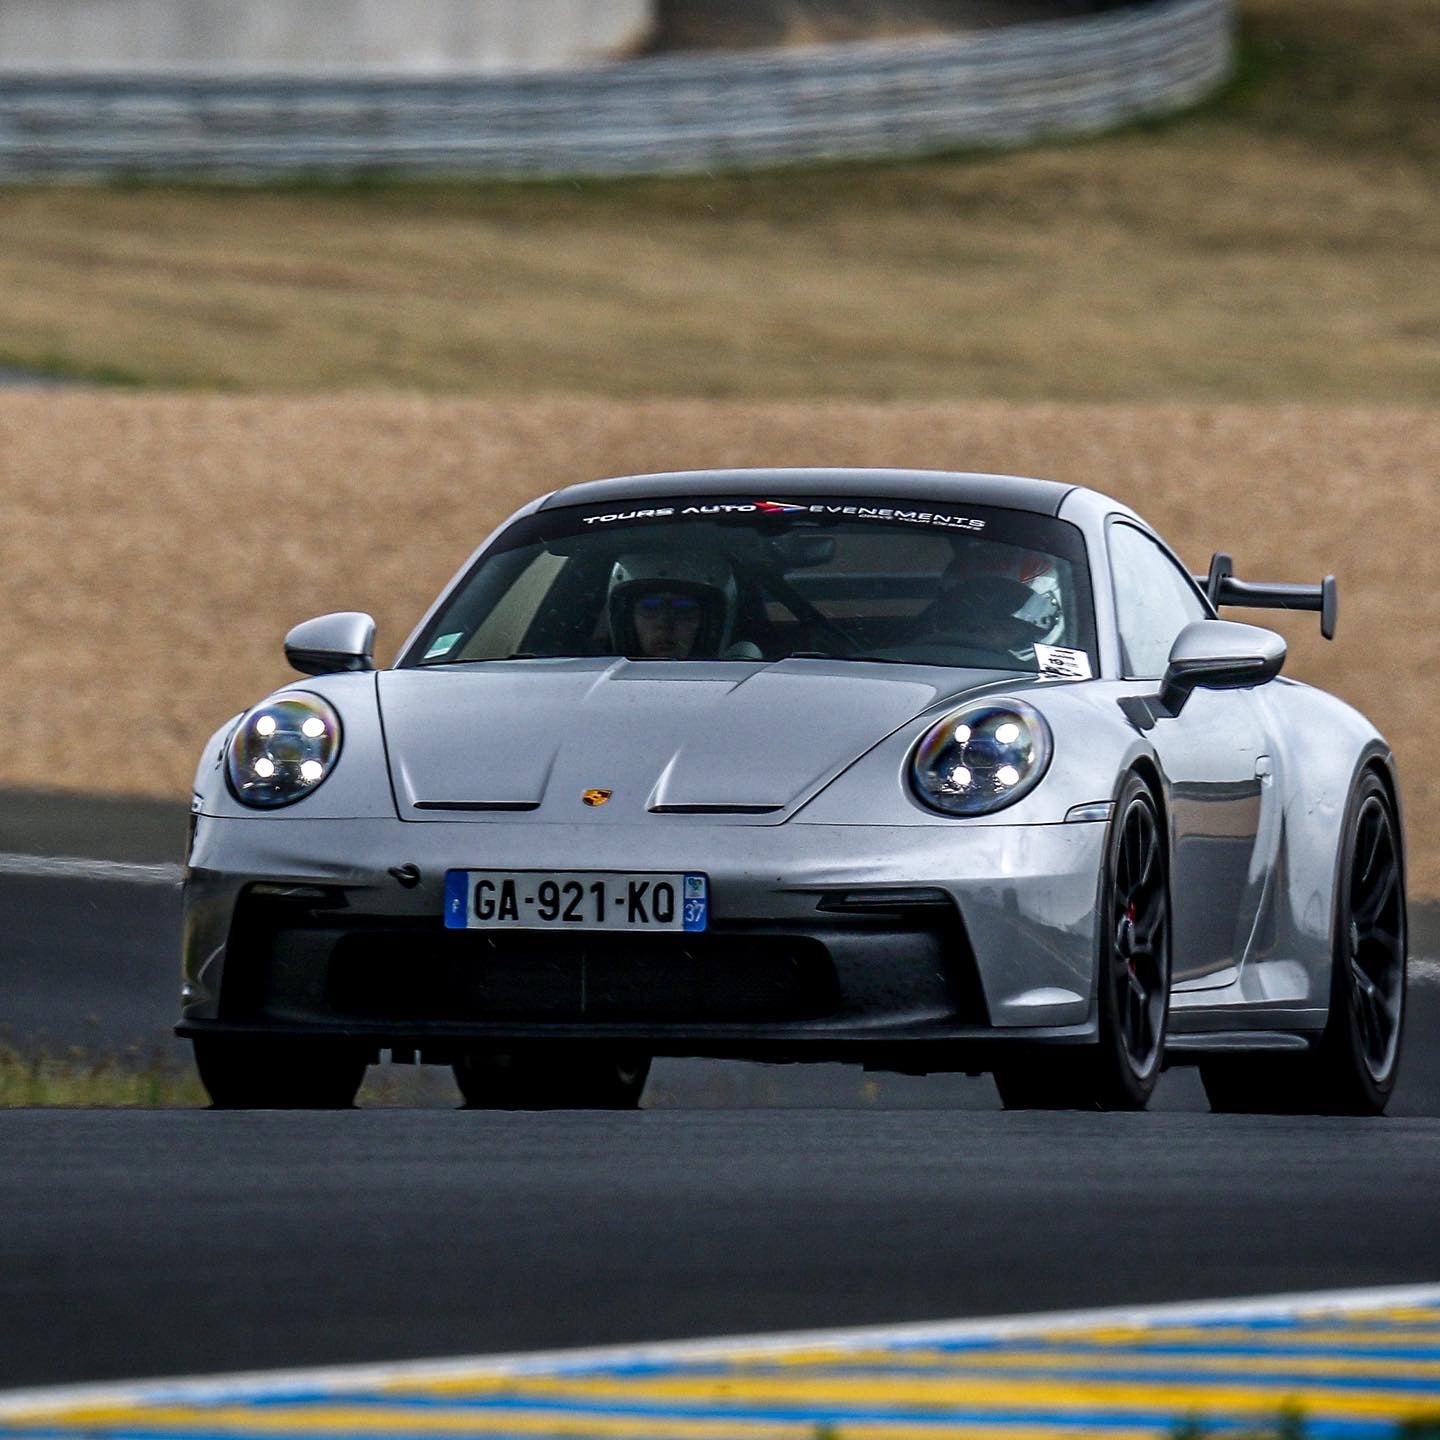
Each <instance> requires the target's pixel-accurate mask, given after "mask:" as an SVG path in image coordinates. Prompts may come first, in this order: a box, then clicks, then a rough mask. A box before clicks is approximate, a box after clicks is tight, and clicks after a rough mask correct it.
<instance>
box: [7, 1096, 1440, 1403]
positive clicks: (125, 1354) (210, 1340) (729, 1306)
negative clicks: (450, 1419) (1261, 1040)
mask: <svg viewBox="0 0 1440 1440" xmlns="http://www.w3.org/2000/svg"><path fill="white" fill-rule="evenodd" d="M0 1154H3V1156H4V1164H3V1166H0V1335H3V1344H0V1388H5V1387H12V1386H35V1385H48V1384H52V1383H60V1382H65V1381H71V1380H95V1379H107V1378H121V1377H137V1378H138V1377H145V1376H154V1375H170V1374H181V1373H188V1374H198V1373H213V1372H224V1371H236V1370H245V1369H252V1368H257V1367H272V1366H296V1365H311V1364H329V1363H335V1362H349V1361H376V1360H392V1359H400V1358H407V1357H420V1356H436V1357H438V1356H448V1355H455V1354H465V1353H490V1352H499V1351H514V1350H528V1349H536V1348H550V1347H560V1346H571V1345H590V1344H603V1343H608V1342H622V1341H637V1340H646V1339H659V1338H671V1337H682V1336H707V1335H725V1334H732V1335H733V1334H736V1333H753V1332H757V1331H772V1330H780V1329H790V1328H814V1327H828V1326H840V1325H855V1324H868V1323H881V1322H890V1321H903V1320H922V1319H923V1320H934V1319H941V1318H949V1317H962V1316H974V1315H985V1314H1003V1313H1011V1312H1017V1311H1037V1310H1049V1309H1052V1308H1070V1307H1084V1306H1091V1305H1105V1304H1112V1303H1134V1302H1147V1301H1162V1300H1176V1299H1180V1300H1184V1299H1191V1298H1202V1297H1211V1296H1213V1297H1221V1296H1236V1295H1251V1294H1267V1293H1275V1292H1284V1291H1294V1290H1309V1289H1315V1288H1330V1287H1341V1286H1352V1285H1353V1286H1359V1285H1372V1284H1386V1283H1398V1282H1420V1281H1434V1280H1437V1279H1440V1233H1437V1227H1436V1225H1435V1213H1436V1212H1435V1195H1436V1194H1437V1192H1440V1121H1436V1120H1384V1121H1369V1122H1366V1121H1354V1120H1298V1121H1297V1120H1292V1119H1274V1118H1269V1117H1266V1118H1243V1117H1242V1118H1236V1117H1214V1116H1208V1115H1184V1114H1151V1115H1140V1116H1133V1115H1131V1116H1126V1115H1109V1116H1105V1115H1062V1116H1042V1115H1023V1114H1014V1115H1006V1114H999V1113H983V1112H974V1111H971V1112H963V1111H918V1110H908V1111H868V1112H867V1111H857V1110H849V1111H838V1110H828V1111H826V1110H773V1109H772V1110H754V1109H752V1110H734V1111H723V1112H721V1111H708V1112H706V1111H676V1110H671V1111H649V1112H646V1111H641V1112H638V1113H631V1114H605V1115H589V1116H587V1115H580V1114H573V1113H571V1114H555V1115H493V1114H478V1113H467V1112H462V1111H455V1112H446V1111H434V1110H432V1111H398V1110H377V1111H353V1112H349V1113H343V1114H332V1115H317V1114H298V1113H297V1114H283V1113H276V1112H270V1113H254V1114H220V1113H209V1112H205V1111H169V1112H165V1111H137V1112H98V1111H71V1112H48V1113H47V1112H42V1111H33V1110H32V1111H12V1112H8V1113H4V1114H0Z"/></svg>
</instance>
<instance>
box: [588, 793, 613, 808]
mask: <svg viewBox="0 0 1440 1440" xmlns="http://www.w3.org/2000/svg"><path fill="white" fill-rule="evenodd" d="M614 793H615V792H614V791H613V790H587V791H585V793H584V794H583V795H581V797H580V798H581V799H582V800H583V801H584V802H585V803H586V804H587V805H589V806H590V807H591V808H592V809H593V808H594V807H595V806H596V805H603V804H604V803H605V802H606V801H607V800H608V799H609V798H610V797H611V796H612V795H613V794H614Z"/></svg>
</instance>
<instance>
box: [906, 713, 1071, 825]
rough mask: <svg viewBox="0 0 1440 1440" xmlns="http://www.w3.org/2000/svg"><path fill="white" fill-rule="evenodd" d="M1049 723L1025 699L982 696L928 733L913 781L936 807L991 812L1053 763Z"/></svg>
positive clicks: (947, 811) (913, 760) (912, 770)
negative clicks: (992, 698) (995, 698)
mask: <svg viewBox="0 0 1440 1440" xmlns="http://www.w3.org/2000/svg"><path fill="white" fill-rule="evenodd" d="M1051 750H1052V744H1051V740H1050V727H1049V726H1048V725H1047V724H1046V723H1045V717H1044V716H1043V715H1041V714H1040V712H1039V711H1038V710H1034V709H1032V708H1031V707H1030V706H1029V705H1026V704H1025V703H1024V702H1023V701H1021V700H980V701H976V702H975V703H974V704H971V705H966V706H965V707H964V708H963V709H960V710H957V711H955V713H954V714H953V715H947V716H946V717H945V718H944V719H943V720H942V721H940V723H939V724H938V725H933V726H931V728H930V729H929V730H928V731H927V732H926V734H925V737H924V739H922V740H921V741H920V744H919V745H918V746H917V747H916V750H915V753H914V755H913V756H911V759H910V784H911V786H912V788H913V789H914V791H915V794H916V795H917V796H918V797H919V798H920V799H921V800H922V801H924V803H925V804H926V805H928V806H930V808H931V809H932V810H940V811H943V812H944V813H945V814H946V815H988V814H989V813H990V812H991V811H992V810H999V809H1001V808H1002V807H1003V806H1006V805H1009V804H1012V803H1013V802H1014V801H1016V800H1018V799H1019V798H1020V797H1021V796H1022V795H1024V794H1025V793H1026V792H1027V791H1029V790H1032V789H1034V787H1035V785H1036V784H1037V783H1038V782H1039V780H1040V777H1041V776H1042V775H1043V774H1044V773H1045V767H1046V766H1047V765H1049V763H1050V753H1051Z"/></svg>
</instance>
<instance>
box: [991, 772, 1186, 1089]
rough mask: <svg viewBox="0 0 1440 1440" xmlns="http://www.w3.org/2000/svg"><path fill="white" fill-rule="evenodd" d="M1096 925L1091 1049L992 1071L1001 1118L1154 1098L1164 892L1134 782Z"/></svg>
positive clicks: (1156, 839)
mask: <svg viewBox="0 0 1440 1440" xmlns="http://www.w3.org/2000/svg"><path fill="white" fill-rule="evenodd" d="M1100 924H1101V927H1102V934H1101V943H1100V955H1099V974H1098V976H1097V982H1096V990H1097V995H1096V1009H1097V1019H1098V1025H1099V1038H1098V1043H1097V1044H1095V1045H1093V1046H1090V1047H1088V1048H1087V1049H1085V1050H1075V1051H1063V1050H1058V1049H1057V1050H1056V1051H1054V1053H1053V1054H1045V1055H1043V1056H1037V1057H1036V1058H1035V1060H1033V1061H1032V1062H1031V1063H1030V1064H1028V1065H1025V1066H1020V1065H1015V1066H1007V1067H1004V1068H1001V1069H999V1070H997V1071H996V1072H995V1086H996V1088H997V1089H998V1090H999V1092H1000V1100H1001V1103H1002V1104H1003V1105H1004V1106H1005V1108H1006V1109H1007V1110H1036V1109H1044V1110H1143V1109H1144V1108H1145V1106H1146V1105H1147V1104H1148V1103H1149V1101H1150V1097H1151V1095H1152V1094H1154V1091H1155V1083H1156V1081H1157V1080H1158V1079H1159V1077H1160V1069H1161V1066H1162V1064H1163V1062H1164V1058H1165V1031H1166V1025H1167V1023H1168V1020H1169V1015H1170V884H1169V867H1168V864H1167V860H1166V847H1165V833H1164V830H1163V828H1162V826H1161V824H1160V815H1159V811H1158V809H1157V808H1156V805H1155V800H1154V797H1153V796H1152V795H1151V793H1150V790H1149V787H1148V786H1147V785H1146V784H1145V782H1144V781H1143V780H1141V779H1140V777H1139V776H1138V775H1132V776H1130V778H1129V779H1128V780H1127V781H1126V782H1125V785H1124V788H1123V789H1122V790H1121V792H1120V798H1119V800H1118V801H1117V802H1116V805H1115V815H1114V819H1113V820H1112V821H1111V826H1110V834H1109V837H1108V839H1107V841H1106V846H1105V881H1104V885H1103V886H1102V890H1101V904H1100Z"/></svg>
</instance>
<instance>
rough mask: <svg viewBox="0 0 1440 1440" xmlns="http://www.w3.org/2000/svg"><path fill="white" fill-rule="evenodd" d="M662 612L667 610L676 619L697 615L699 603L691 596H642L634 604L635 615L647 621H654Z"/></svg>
mask: <svg viewBox="0 0 1440 1440" xmlns="http://www.w3.org/2000/svg"><path fill="white" fill-rule="evenodd" d="M663 610H668V611H669V612H670V613H671V615H673V616H675V617H676V618H677V619H678V618H680V617H681V616H688V615H696V614H698V613H699V611H700V602H699V601H698V600H697V599H696V598H695V597H694V596H693V595H642V596H641V597H640V598H639V599H638V600H637V601H636V602H635V611H636V613H637V614H639V615H644V616H645V617H646V618H647V619H651V620H654V619H656V618H657V617H658V616H659V615H660V613H661V611H663Z"/></svg>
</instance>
